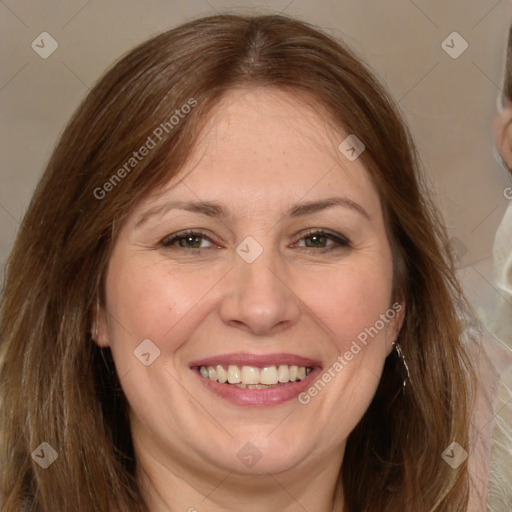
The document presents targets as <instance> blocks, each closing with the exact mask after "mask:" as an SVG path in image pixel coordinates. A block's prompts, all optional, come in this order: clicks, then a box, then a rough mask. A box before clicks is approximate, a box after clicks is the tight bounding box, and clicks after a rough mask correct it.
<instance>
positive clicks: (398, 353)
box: [394, 343, 412, 395]
mask: <svg viewBox="0 0 512 512" xmlns="http://www.w3.org/2000/svg"><path fill="white" fill-rule="evenodd" d="M394 345H395V350H396V353H397V355H398V358H399V359H400V360H401V361H402V364H403V365H404V368H405V371H406V373H407V378H404V380H403V383H402V394H404V395H405V388H406V387H407V381H409V382H412V380H411V373H410V372H409V367H408V366H407V361H406V360H405V356H404V353H403V351H402V347H401V346H400V343H395V344H394Z"/></svg>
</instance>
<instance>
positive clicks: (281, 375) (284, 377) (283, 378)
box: [277, 364, 305, 383]
mask: <svg viewBox="0 0 512 512" xmlns="http://www.w3.org/2000/svg"><path fill="white" fill-rule="evenodd" d="M304 376H305V374H304ZM277 380H278V381H279V382H283V383H285V382H288V381H289V380H290V371H289V370H288V366H286V365H284V364H282V365H280V366H279V369H278V370H277Z"/></svg>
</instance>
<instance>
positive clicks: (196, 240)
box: [160, 230, 215, 249]
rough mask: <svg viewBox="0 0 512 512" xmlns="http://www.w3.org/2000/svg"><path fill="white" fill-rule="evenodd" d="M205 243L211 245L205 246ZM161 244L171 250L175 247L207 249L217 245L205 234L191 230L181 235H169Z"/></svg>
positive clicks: (182, 232)
mask: <svg viewBox="0 0 512 512" xmlns="http://www.w3.org/2000/svg"><path fill="white" fill-rule="evenodd" d="M203 242H206V243H208V244H210V245H204V243H203ZM160 243H161V244H162V246H163V247H169V248H170V247H173V246H175V247H176V248H178V249H206V248H208V247H213V246H214V245H215V244H214V243H213V241H212V240H211V239H210V238H209V237H207V236H206V235H205V234H204V233H200V232H198V231H191V230H187V231H181V232H180V233H175V234H174V235H169V236H167V237H165V238H164V239H163V240H162V241H161V242H160Z"/></svg>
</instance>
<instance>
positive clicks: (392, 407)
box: [0, 15, 469, 512]
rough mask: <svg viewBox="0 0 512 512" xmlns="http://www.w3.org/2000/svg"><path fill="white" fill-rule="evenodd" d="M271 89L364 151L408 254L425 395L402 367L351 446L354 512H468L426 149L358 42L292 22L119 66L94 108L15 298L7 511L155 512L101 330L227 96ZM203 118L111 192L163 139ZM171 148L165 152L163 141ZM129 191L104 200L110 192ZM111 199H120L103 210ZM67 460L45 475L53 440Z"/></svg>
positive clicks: (462, 430) (453, 321)
mask: <svg viewBox="0 0 512 512" xmlns="http://www.w3.org/2000/svg"><path fill="white" fill-rule="evenodd" d="M237 86H272V87H278V88H283V89H287V90H290V91H294V92H298V93H300V94H302V95H304V96H308V97H310V98H313V99H314V100H315V101H316V102H317V104H318V105H321V106H322V107H323V108H325V109H326V110H327V111H328V112H329V113H330V115H331V118H332V121H333V123H335V124H336V125H337V126H339V127H343V128H345V129H346V130H347V131H348V132H349V133H353V134H355V135H356V136H357V137H358V138H359V139H361V140H362V141H364V144H365V146H366V150H365V151H364V153H363V154H362V155H361V157H360V158H361V159H362V161H363V164H364V165H365V167H366V168H367V169H368V172H369V174H370V176H371V177H372V179H373V181H374V183H375V184H376V186H377V189H378V191H379V193H380V197H381V201H382V208H383V211H384V215H385V218H386V222H387V227H388V231H389V239H390V243H391V246H392V250H393V254H394V284H395V287H394V293H395V298H400V299H403V301H404V302H405V305H406V316H405V321H404V325H403V328H402V330H401V333H400V335H399V341H400V343H401V346H402V348H403V352H404V353H405V357H406V359H407V363H408V366H409V369H410V372H411V376H412V380H411V381H410V382H408V385H407V388H406V393H405V395H403V394H402V392H401V390H402V381H403V367H402V365H401V363H400V361H399V359H398V358H397V357H396V355H394V354H393V355H391V356H390V357H388V358H387V360H386V364H385V368H384V373H383V375H382V379H381V382H380V385H379V387H378V390H377V393H376V395H375V397H374V400H373V402H372V403H371V405H370V407H369V409H368V410H367V412H366V414H365V415H364V417H363V419H362V420H361V422H360V423H359V424H358V425H357V427H356V428H355V429H354V431H353V432H352V433H351V435H350V437H349V439H348V442H347V447H346V454H345V457H344V462H343V467H342V470H341V474H340V485H343V489H344V494H345V500H346V505H345V506H346V511H347V512H355V511H357V512H363V511H364V512H370V511H372V512H377V511H378V512H384V511H390V512H396V511H397V510H414V511H415V512H420V511H427V510H428V511H438V512H440V511H450V512H454V511H462V510H465V506H466V502H467V493H468V482H467V480H468V478H467V468H466V464H465V463H464V464H462V465H461V466H460V467H459V468H457V469H452V468H451V467H450V466H449V465H448V464H446V463H445V462H444V461H443V459H442V458H441V454H442V452H443V450H444V449H445V448H446V447H447V446H448V445H449V444H450V443H451V442H452V441H457V442H458V443H459V444H460V445H462V446H463V447H466V448H467V449H468V447H467V446H468V424H469V404H468V379H467V374H468V372H469V364H468V363H467V361H466V358H465V355H464V350H463V348H462V346H461V343H460V341H459V335H460V330H459V325H458V321H457V315H456V310H455V306H456V305H458V306H459V307H463V306H462V302H461V300H462V299H461V295H460V291H459V288H458V285H457V283H456V281H455V279H454V275H453V264H452V261H451V256H450V253H449V249H448V242H447V237H446V233H445V231H444V228H443V227H442V223H441V221H440V218H439V217H438V215H437V214H436V212H435V209H434V208H433V207H432V205H431V204H430V202H429V200H428V199H427V196H426V193H425V190H424V188H423V187H422V185H421V177H420V173H419V165H418V161H417V156H416V152H415V149H414V145H413V142H412V140H411V137H410V135H409V132H408V130H407V128H406V127H405V125H404V123H403V121H402V120H401V117H400V115H399V114H398V112H397V110H396V108H395V107H394V106H393V102H392V101H391V100H390V98H389V97H388V95H387V93H386V92H385V91H384V90H383V88H382V86H381V85H380V84H379V83H378V82H377V81H376V79H375V78H374V76H373V75H372V74H371V73H370V72H369V71H368V69H367V68H366V67H365V65H363V64H362V63H361V61H360V60H359V59H358V58H356V57H355V56H354V55H353V54H352V53H351V51H349V50H348V49H347V48H346V47H344V46H343V45H342V44H340V43H338V42H336V41H334V40H333V39H332V38H330V37H329V36H327V35H325V34H323V33H322V32H320V31H318V30H316V29H314V28H312V27H310V26H309V25H307V24H305V23H302V22H300V21H297V20H294V19H290V18H287V17H284V16H258V17H251V16H235V15H216V16H211V17H207V18H202V19H198V20H196V21H192V22H190V23H187V24H185V25H182V26H180V27H178V28H175V29H173V30H170V31H168V32H166V33H164V34H161V35H159V36H157V37H154V38H153V39H151V40H149V41H147V42H146V43H144V44H142V45H141V46H139V47H137V48H136V49H135V50H133V51H132V52H130V53H129V54H128V55H126V56H125V57H124V58H123V59H122V60H120V61H119V63H117V64H116V65H115V66H114V67H113V68H112V69H111V70H110V71H109V72H108V73H106V75H105V76H104V77H103V78H102V79H101V80H100V81H99V83H98V84H97V85H96V86H95V87H94V89H93V90H92V91H91V93H90V94H89V95H88V96H87V98H86V99H85V101H84V102H83V104H82V105H81V106H80V107H79V108H78V110H77V111H76V113H75V115H74V117H73V118H72V120H71V121H70V123H69V125H68V127H67V128H66V130H65V132H64V134H63V136H62V138H61V140H60V142H59V144H58V145H57V147H56V149H55V151H54V153H53V156H52V157H51V160H50V162H49V164H48V167H47V169H46V171H45V173H44V175H43V177H42V179H41V181H40V183H39V185H38V187H37V190H36V192H35V194H34V197H33V199H32V202H31V204H30V207H29V209H28V211H27V213H26V215H25V218H24V221H23V223H22V226H21V228H20V231H19V234H18V237H17V240H16V243H15V246H14V249H13V251H12V254H11V256H10V259H9V262H8V269H7V270H8V271H7V275H6V283H5V291H4V296H3V298H2V306H1V319H0V333H1V379H0V382H1V384H0V385H1V397H2V404H1V415H2V416H1V425H0V426H1V441H0V442H1V450H0V460H1V462H2V464H3V467H2V473H1V480H0V493H1V495H3V500H4V503H3V510H4V511H5V512H11V511H14V510H16V511H18V510H19V506H20V502H21V500H23V499H24V498H28V499H29V500H30V502H31V503H32V508H31V509H30V510H33V511H43V510H44V511H61V510H76V511H79V512H86V511H95V512H96V511H98V510H101V511H114V510H115V511H143V510H146V508H145V505H144V503H143V499H142V497H141V494H140V492H139V489H138V487H137V484H136V482H135V478H134V474H135V465H136V461H135V460H134V454H133V448H132V443H131V438H130V434H129V424H128V420H127V414H126V412H127V404H126V401H125V398H124V395H123V393H122V390H121V389H120V386H119V384H118V382H117V380H116V375H115V370H114V367H113V364H112V358H111V355H110V352H109V350H108V349H100V348H98V347H97V345H96V344H95V343H94V342H93V341H92V339H91V335H90V333H89V332H88V331H89V329H90V325H91V312H92V310H93V309H94V305H95V303H96V301H97V300H101V298H102V287H103V278H104V275H105V271H106V266H107V263H108V260H109V255H110V252H111V250H112V247H113V244H114V243H115V240H116V233H117V229H118V226H119V224H120V222H121V221H122V220H123V219H124V218H125V217H126V215H127V214H128V213H129V212H130V210H131V208H132V207H133V205H134V204H135V203H137V202H138V201H139V200H140V199H141V198H142V197H144V196H145V195H146V194H148V193H149V192H150V191H152V190H154V189H155V187H157V186H159V185H160V184H163V183H165V182H166V181H167V180H169V179H170V178H171V177H172V176H173V175H174V174H175V173H176V172H177V171H178V170H179V169H180V167H181V166H182V165H183V163H184V162H185V161H186V159H187V156H188V155H189V154H190V151H191V148H192V147H193V144H194V141H195V140H196V139H197V135H198V134H199V132H200V130H201V128H202V126H204V123H205V119H206V117H207V114H208V112H210V111H211V109H212V107H213V106H214V105H215V104H217V103H218V101H219V99H220V98H221V97H222V95H223V94H225V93H226V91H229V90H230V89H233V88H234V87H237ZM191 99H193V100H194V101H196V102H197V104H196V105H195V107H194V108H193V109H191V111H190V112H189V113H188V114H187V116H186V117H185V118H184V119H182V120H180V122H179V123H178V124H176V126H173V127H172V128H170V127H169V126H168V130H167V131H166V132H165V133H164V136H162V138H161V140H160V139H159V140H157V141H156V140H155V142H156V147H155V148H153V149H152V150H151V151H150V152H149V154H148V155H147V156H146V157H145V158H144V159H142V160H141V161H140V162H139V161H138V162H137V163H136V165H134V166H133V168H132V167H130V168H129V172H126V173H124V174H123V173H122V174H123V179H122V181H120V182H118V181H117V180H114V181H112V179H113V176H114V174H116V173H117V175H118V176H119V172H118V170H119V169H120V168H122V166H123V164H125V163H126V162H127V161H128V160H129V159H130V157H131V156H132V154H133V151H134V150H136V149H138V148H139V147H141V146H142V145H143V144H144V143H145V142H146V141H147V140H148V136H151V135H152V134H153V133H154V130H155V129H156V127H158V126H160V125H161V123H163V122H164V121H166V120H168V119H170V117H171V116H172V114H173V112H174V111H175V110H176V109H177V108H180V106H182V105H184V104H187V102H189V101H190V100H191ZM155 139H156V137H155ZM107 182H109V183H111V185H112V186H107V187H104V184H105V183H107ZM98 188H100V189H103V190H106V189H108V195H107V196H105V197H104V198H100V199H97V198H96V197H97V196H98V195H102V194H103V193H101V194H100V193H99V192H98ZM42 441H46V442H48V443H49V444H50V445H51V446H52V447H54V448H55V449H56V450H57V451H58V454H59V456H58V459H57V460H56V461H55V462H54V463H53V464H52V465H51V466H50V467H49V468H48V469H46V470H42V469H41V468H40V467H39V466H38V465H37V464H36V462H35V461H34V460H33V459H32V457H31V452H32V451H33V450H34V449H35V448H36V447H37V446H38V445H39V444H40V443H41V442H42Z"/></svg>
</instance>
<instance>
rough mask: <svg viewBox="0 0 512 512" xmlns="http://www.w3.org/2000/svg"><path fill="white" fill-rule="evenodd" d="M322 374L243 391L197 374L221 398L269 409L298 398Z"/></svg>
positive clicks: (197, 371)
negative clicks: (266, 387) (265, 387)
mask: <svg viewBox="0 0 512 512" xmlns="http://www.w3.org/2000/svg"><path fill="white" fill-rule="evenodd" d="M321 372H322V368H314V369H313V370H312V371H311V373H310V374H309V375H308V376H307V377H306V378H305V379H303V380H301V381H298V382H292V383H288V384H285V385H284V386H276V387H274V388H268V389H242V388H238V387H236V386H234V385H231V384H221V383H220V382H216V381H213V380H210V379H206V378H205V377H202V376H201V375H200V373H199V370H198V369H197V370H196V372H195V373H196V374H197V376H198V378H199V379H201V382H202V383H203V386H206V388H207V389H209V390H210V391H212V392H213V393H215V394H216V395H218V396H219V397H221V398H223V399H224V400H227V401H228V402H231V403H232V404H235V405H241V406H247V407H268V406H271V405H280V404H283V403H285V402H288V401H289V400H293V399H294V398H297V397H298V396H299V395H300V394H301V393H303V392H304V391H305V390H306V389H307V388H308V387H309V386H310V385H311V383H312V382H313V381H314V380H315V378H316V377H317V376H318V375H319V374H320V373H321Z"/></svg>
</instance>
